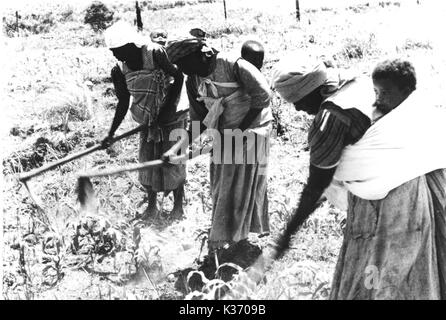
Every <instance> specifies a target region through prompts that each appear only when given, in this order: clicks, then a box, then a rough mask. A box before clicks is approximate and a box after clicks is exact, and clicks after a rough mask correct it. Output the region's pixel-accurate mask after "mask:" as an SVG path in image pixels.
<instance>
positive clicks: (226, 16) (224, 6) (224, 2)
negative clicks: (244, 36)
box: [223, 0, 228, 20]
mask: <svg viewBox="0 0 446 320" xmlns="http://www.w3.org/2000/svg"><path fill="white" fill-rule="evenodd" d="M223 8H224V9H225V20H227V19H228V14H227V13H226V0H223Z"/></svg>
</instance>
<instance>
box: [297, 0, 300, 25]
mask: <svg viewBox="0 0 446 320" xmlns="http://www.w3.org/2000/svg"><path fill="white" fill-rule="evenodd" d="M296 19H297V21H300V8H299V0H296Z"/></svg>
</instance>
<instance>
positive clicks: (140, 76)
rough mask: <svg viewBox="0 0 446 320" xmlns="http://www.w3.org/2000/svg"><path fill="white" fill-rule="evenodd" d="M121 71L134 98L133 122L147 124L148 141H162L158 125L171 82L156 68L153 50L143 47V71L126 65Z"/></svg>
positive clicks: (132, 101)
mask: <svg viewBox="0 0 446 320" xmlns="http://www.w3.org/2000/svg"><path fill="white" fill-rule="evenodd" d="M121 70H122V72H123V73H124V75H125V79H126V82H127V88H128V90H129V93H130V95H131V97H132V100H131V107H130V111H131V113H132V117H133V120H135V121H136V122H138V123H140V124H147V126H148V127H149V133H148V136H147V139H148V141H150V140H154V141H157V142H158V141H160V139H161V138H160V129H159V127H158V125H157V119H158V114H159V108H160V106H161V104H162V102H163V99H164V97H165V95H166V92H167V87H168V84H169V82H170V80H171V78H170V77H168V76H167V75H166V74H165V73H164V71H162V70H160V69H156V68H155V62H154V60H153V50H152V48H148V47H147V46H143V69H142V70H138V71H133V70H131V69H129V68H128V67H127V66H126V65H125V64H124V63H123V64H122V65H121Z"/></svg>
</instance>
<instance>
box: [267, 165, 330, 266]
mask: <svg viewBox="0 0 446 320" xmlns="http://www.w3.org/2000/svg"><path fill="white" fill-rule="evenodd" d="M335 170H336V168H332V169H320V168H317V167H315V166H313V165H310V175H309V177H308V181H307V184H306V185H305V187H304V189H303V191H302V194H301V196H300V201H299V206H298V208H297V209H296V210H295V211H294V214H293V216H292V217H291V220H290V221H289V222H288V224H287V227H286V229H285V231H284V233H283V234H282V235H281V237H280V238H279V240H278V242H277V247H276V251H275V256H274V257H273V258H274V259H278V258H280V257H281V256H282V255H283V253H284V252H285V251H286V250H287V249H288V248H289V245H290V241H291V237H292V236H293V234H295V233H296V232H297V230H298V229H299V228H300V226H301V225H302V224H303V223H304V222H305V220H306V219H307V218H308V217H309V216H310V215H311V214H312V213H313V211H314V210H315V209H316V207H317V205H316V204H317V202H318V200H319V199H320V197H321V196H322V194H323V193H324V191H325V189H326V188H327V187H328V186H329V185H330V183H331V181H332V180H333V176H334V173H335Z"/></svg>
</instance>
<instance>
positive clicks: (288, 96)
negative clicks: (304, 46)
mask: <svg viewBox="0 0 446 320" xmlns="http://www.w3.org/2000/svg"><path fill="white" fill-rule="evenodd" d="M330 69H332V68H330ZM330 69H329V68H327V67H326V66H325V64H324V62H323V61H314V60H311V59H308V57H304V56H302V55H300V54H298V53H294V54H292V55H290V56H287V57H285V58H284V59H282V60H281V61H280V62H279V63H278V64H277V65H276V66H275V68H274V71H273V75H272V79H271V86H272V88H273V89H276V91H277V92H278V93H279V95H280V96H281V97H282V98H283V99H284V100H285V101H287V102H290V103H294V102H298V101H299V100H301V99H302V98H304V97H305V96H306V95H308V94H309V93H311V92H312V91H314V90H315V89H317V88H318V87H320V86H322V85H328V86H335V87H337V85H338V83H339V77H337V79H335V78H336V76H335V75H336V74H337V72H333V71H335V69H334V70H330Z"/></svg>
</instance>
